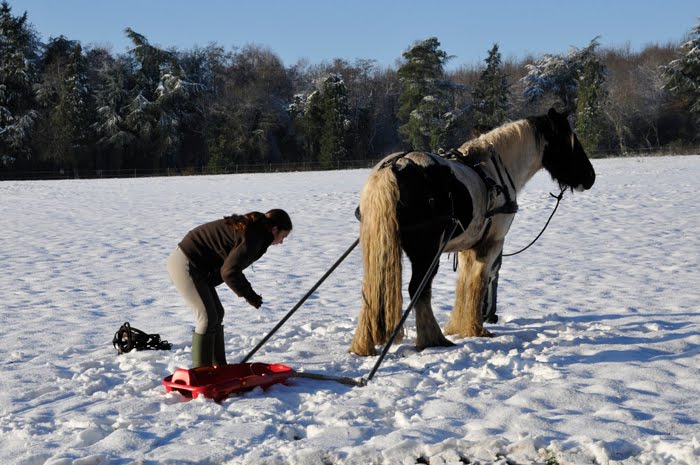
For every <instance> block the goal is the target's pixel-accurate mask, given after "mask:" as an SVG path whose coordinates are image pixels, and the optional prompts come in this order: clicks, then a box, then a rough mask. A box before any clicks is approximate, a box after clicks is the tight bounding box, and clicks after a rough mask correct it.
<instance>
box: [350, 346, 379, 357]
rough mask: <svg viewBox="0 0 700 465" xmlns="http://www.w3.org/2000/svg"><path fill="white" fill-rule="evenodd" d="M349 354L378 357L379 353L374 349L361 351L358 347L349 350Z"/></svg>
mask: <svg viewBox="0 0 700 465" xmlns="http://www.w3.org/2000/svg"><path fill="white" fill-rule="evenodd" d="M348 352H350V353H351V354H355V355H359V356H360V357H370V356H374V355H377V351H376V350H374V347H372V348H370V349H359V348H357V347H350V348H349V349H348Z"/></svg>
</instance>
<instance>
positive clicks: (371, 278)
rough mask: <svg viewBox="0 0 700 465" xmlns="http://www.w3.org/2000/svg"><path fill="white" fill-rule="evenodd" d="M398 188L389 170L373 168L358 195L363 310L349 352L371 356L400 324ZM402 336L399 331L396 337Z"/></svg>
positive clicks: (393, 174)
mask: <svg viewBox="0 0 700 465" xmlns="http://www.w3.org/2000/svg"><path fill="white" fill-rule="evenodd" d="M398 200H399V185H398V182H397V179H396V175H395V173H394V171H393V170H392V169H391V168H388V167H379V168H377V169H375V170H374V171H373V172H372V174H371V175H370V177H369V179H368V180H367V182H366V183H365V186H364V188H363V189H362V193H361V194H360V214H361V218H362V219H361V223H360V244H361V247H362V260H363V264H364V277H363V280H362V309H361V310H360V316H359V318H358V324H357V330H356V331H355V336H354V338H353V341H352V346H351V347H350V351H351V352H354V353H356V354H358V355H371V354H374V347H375V346H376V345H378V344H384V343H386V342H387V340H388V339H389V338H390V337H391V334H392V333H393V332H394V330H395V329H396V327H397V326H398V324H399V322H400V321H401V309H402V305H403V301H402V295H401V243H400V240H399V222H398V217H397V213H396V207H397V202H398ZM402 336H403V332H401V333H400V334H399V336H398V338H397V340H400V338H401V337H402Z"/></svg>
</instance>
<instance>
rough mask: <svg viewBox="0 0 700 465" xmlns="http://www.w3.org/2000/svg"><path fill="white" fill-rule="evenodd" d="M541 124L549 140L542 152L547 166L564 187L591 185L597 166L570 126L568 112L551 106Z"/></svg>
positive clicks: (583, 187)
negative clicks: (589, 158)
mask: <svg viewBox="0 0 700 465" xmlns="http://www.w3.org/2000/svg"><path fill="white" fill-rule="evenodd" d="M539 126H540V127H539V129H540V130H541V131H542V132H543V134H544V138H545V139H546V141H547V142H546V145H545V147H544V152H543V155H542V165H543V166H544V168H545V169H546V170H547V171H549V174H551V175H552V177H553V178H554V179H555V180H556V181H557V182H559V184H560V185H561V186H562V188H563V187H570V188H571V189H576V190H577V191H582V190H587V189H590V188H591V186H593V183H594V182H595V170H594V169H593V166H592V165H591V162H590V161H589V160H588V156H587V155H586V151H585V150H583V147H582V146H581V143H580V142H579V141H578V138H577V137H576V134H575V133H574V131H572V130H571V126H570V125H569V120H568V119H567V115H566V114H564V113H557V111H556V110H555V109H554V108H551V109H550V110H549V112H548V113H547V116H545V117H543V119H542V120H540V125H539Z"/></svg>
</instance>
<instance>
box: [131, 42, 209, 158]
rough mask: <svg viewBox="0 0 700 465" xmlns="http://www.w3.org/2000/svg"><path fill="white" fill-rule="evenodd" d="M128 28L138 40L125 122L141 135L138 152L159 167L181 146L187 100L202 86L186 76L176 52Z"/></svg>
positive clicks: (133, 53)
mask: <svg viewBox="0 0 700 465" xmlns="http://www.w3.org/2000/svg"><path fill="white" fill-rule="evenodd" d="M125 32H126V34H127V36H128V37H129V39H131V41H132V42H133V44H134V47H133V48H132V49H131V50H130V51H129V56H130V58H131V59H132V60H133V61H132V63H133V65H132V66H133V70H134V78H135V79H134V81H135V85H134V87H133V88H132V89H131V90H130V92H129V94H130V95H129V101H128V102H127V105H126V115H125V117H124V122H125V123H126V127H127V128H128V129H129V130H130V131H131V132H132V133H133V134H135V135H136V136H137V140H138V142H139V145H140V147H139V150H138V152H140V153H141V154H146V155H147V157H150V164H151V165H152V166H153V167H158V166H159V165H160V163H161V160H162V159H164V158H166V157H167V156H171V155H173V153H174V152H175V151H176V150H177V149H178V148H179V146H180V142H181V141H180V134H181V132H180V125H181V124H182V120H183V114H184V112H185V111H186V110H185V108H186V106H187V105H186V103H187V101H188V99H190V97H191V96H193V95H195V94H197V93H198V92H200V91H201V90H202V86H201V85H199V84H196V83H193V82H190V81H188V80H187V79H186V76H184V72H183V70H182V68H181V67H180V66H179V64H178V61H177V56H176V54H175V53H174V52H172V51H168V50H163V49H161V48H158V47H155V46H153V45H151V44H150V43H149V42H148V40H147V39H146V38H145V37H144V36H143V35H141V34H139V33H137V32H135V31H133V30H132V29H130V28H127V29H126V30H125ZM148 161H149V160H148V159H145V160H142V162H148ZM144 166H145V165H144Z"/></svg>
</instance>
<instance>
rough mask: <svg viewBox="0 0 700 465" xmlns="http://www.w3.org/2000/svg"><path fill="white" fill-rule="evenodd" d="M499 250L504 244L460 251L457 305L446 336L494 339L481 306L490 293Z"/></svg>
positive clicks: (453, 310)
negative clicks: (489, 286)
mask: <svg viewBox="0 0 700 465" xmlns="http://www.w3.org/2000/svg"><path fill="white" fill-rule="evenodd" d="M499 250H500V245H497V246H494V247H489V248H488V249H480V250H474V249H472V250H466V251H463V252H459V269H458V273H457V289H456V292H455V305H454V308H453V309H452V313H451V315H450V321H449V322H448V323H447V326H446V327H445V333H446V334H456V335H459V336H460V337H491V336H492V334H491V333H490V332H489V331H488V330H487V329H485V328H484V317H483V313H482V311H481V306H482V302H483V300H484V295H485V293H486V291H487V286H488V278H489V270H490V269H491V266H492V264H493V262H494V260H495V259H496V258H497V257H498V251H499Z"/></svg>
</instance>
